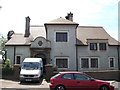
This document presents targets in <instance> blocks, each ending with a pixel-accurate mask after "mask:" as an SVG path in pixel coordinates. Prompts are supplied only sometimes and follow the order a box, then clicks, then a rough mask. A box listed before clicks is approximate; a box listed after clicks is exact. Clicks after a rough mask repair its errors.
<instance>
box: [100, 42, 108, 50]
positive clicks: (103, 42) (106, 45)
mask: <svg viewBox="0 0 120 90" xmlns="http://www.w3.org/2000/svg"><path fill="white" fill-rule="evenodd" d="M100 44H106V47H105V48H106V49H101V50H100ZM106 50H107V43H104V42H100V43H99V51H106Z"/></svg>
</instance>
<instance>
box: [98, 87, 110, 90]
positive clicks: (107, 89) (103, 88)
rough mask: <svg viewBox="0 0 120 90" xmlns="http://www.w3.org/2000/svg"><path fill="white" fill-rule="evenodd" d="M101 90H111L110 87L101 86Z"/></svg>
mask: <svg viewBox="0 0 120 90" xmlns="http://www.w3.org/2000/svg"><path fill="white" fill-rule="evenodd" d="M99 90H109V88H108V86H101V87H100V89H99Z"/></svg>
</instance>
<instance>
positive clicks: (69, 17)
mask: <svg viewBox="0 0 120 90" xmlns="http://www.w3.org/2000/svg"><path fill="white" fill-rule="evenodd" d="M65 18H66V19H67V20H70V21H73V13H71V12H70V13H68V14H67V16H66V17H65Z"/></svg>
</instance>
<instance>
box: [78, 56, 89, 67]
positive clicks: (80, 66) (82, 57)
mask: <svg viewBox="0 0 120 90" xmlns="http://www.w3.org/2000/svg"><path fill="white" fill-rule="evenodd" d="M82 58H88V65H89V66H88V68H82ZM89 61H90V60H89V57H80V68H82V69H89V68H90V62H89Z"/></svg>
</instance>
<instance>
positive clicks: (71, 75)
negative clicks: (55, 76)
mask: <svg viewBox="0 0 120 90" xmlns="http://www.w3.org/2000/svg"><path fill="white" fill-rule="evenodd" d="M62 78H63V79H73V74H65V75H63V77H62Z"/></svg>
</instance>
